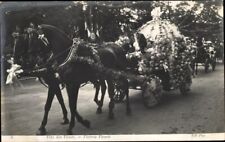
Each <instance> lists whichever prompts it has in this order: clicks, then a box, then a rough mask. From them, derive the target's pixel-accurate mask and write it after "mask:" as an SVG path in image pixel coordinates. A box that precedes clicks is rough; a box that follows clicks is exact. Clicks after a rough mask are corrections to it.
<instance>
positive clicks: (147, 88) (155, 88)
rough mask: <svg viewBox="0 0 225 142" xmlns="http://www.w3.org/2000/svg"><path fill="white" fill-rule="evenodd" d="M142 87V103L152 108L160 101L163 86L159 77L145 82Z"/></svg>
mask: <svg viewBox="0 0 225 142" xmlns="http://www.w3.org/2000/svg"><path fill="white" fill-rule="evenodd" d="M142 89H143V92H142V98H143V103H144V106H145V107H146V108H152V107H154V106H156V105H157V104H159V103H160V102H161V99H162V90H163V87H162V84H161V81H160V80H159V79H153V80H152V81H151V82H147V83H145V85H144V86H143V88H142Z"/></svg>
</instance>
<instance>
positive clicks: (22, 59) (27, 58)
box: [14, 33, 69, 134]
mask: <svg viewBox="0 0 225 142" xmlns="http://www.w3.org/2000/svg"><path fill="white" fill-rule="evenodd" d="M14 44H15V45H14V48H15V53H14V58H15V63H17V64H21V65H22V68H23V69H25V70H29V69H33V68H35V65H37V64H43V62H45V61H46V60H47V57H46V55H47V52H48V51H47V50H44V51H43V50H42V51H35V52H32V51H33V50H31V49H29V44H31V43H30V41H29V38H28V34H26V33H24V34H21V35H19V37H15V42H14ZM39 46H45V45H43V44H40V45H39ZM45 49H46V47H45ZM36 52H37V53H39V56H36ZM31 57H32V58H31ZM40 59H42V61H40ZM35 60H38V61H35ZM34 61H35V62H34ZM21 75H23V76H34V77H38V78H39V80H40V81H42V79H43V81H44V82H43V81H42V83H46V84H47V85H48V97H47V100H46V103H45V107H44V109H45V113H44V117H43V120H42V123H41V126H40V128H39V130H40V132H41V133H40V134H45V133H46V130H45V126H46V124H47V119H48V113H49V111H50V108H51V104H52V101H53V98H54V96H55V95H56V97H57V99H58V101H59V104H60V106H61V108H62V112H63V119H64V121H63V122H62V124H68V123H69V119H68V117H67V110H66V107H65V104H64V100H63V97H62V93H61V90H60V84H61V83H60V81H59V79H58V78H57V77H56V76H55V73H54V71H53V70H52V69H51V68H50V67H48V68H47V69H46V70H45V71H44V72H43V71H42V72H41V71H39V72H38V71H36V72H32V73H31V72H29V71H25V72H24V73H22V74H21Z"/></svg>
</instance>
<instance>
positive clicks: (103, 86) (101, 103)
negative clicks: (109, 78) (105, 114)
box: [97, 80, 106, 114]
mask: <svg viewBox="0 0 225 142" xmlns="http://www.w3.org/2000/svg"><path fill="white" fill-rule="evenodd" d="M100 86H101V92H102V96H101V99H100V101H99V105H98V109H97V113H98V114H100V113H102V106H103V101H104V97H105V91H106V84H105V80H100Z"/></svg>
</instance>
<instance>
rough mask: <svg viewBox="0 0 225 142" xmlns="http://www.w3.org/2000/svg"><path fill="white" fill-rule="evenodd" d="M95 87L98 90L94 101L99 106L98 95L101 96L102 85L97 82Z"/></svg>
mask: <svg viewBox="0 0 225 142" xmlns="http://www.w3.org/2000/svg"><path fill="white" fill-rule="evenodd" d="M94 86H95V89H96V90H95V98H94V101H95V103H96V104H97V105H98V106H99V100H98V94H99V90H100V83H99V82H98V81H96V82H94Z"/></svg>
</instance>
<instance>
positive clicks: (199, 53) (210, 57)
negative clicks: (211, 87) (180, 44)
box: [192, 41, 216, 74]
mask: <svg viewBox="0 0 225 142" xmlns="http://www.w3.org/2000/svg"><path fill="white" fill-rule="evenodd" d="M197 45H198V46H197V48H196V51H195V59H194V60H193V63H192V68H193V69H194V70H195V74H197V73H198V66H199V65H201V66H204V70H205V72H208V70H209V67H210V65H211V67H212V71H214V70H215V68H216V56H215V55H216V51H215V50H214V48H213V47H212V42H211V41H206V42H205V43H204V44H197Z"/></svg>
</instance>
